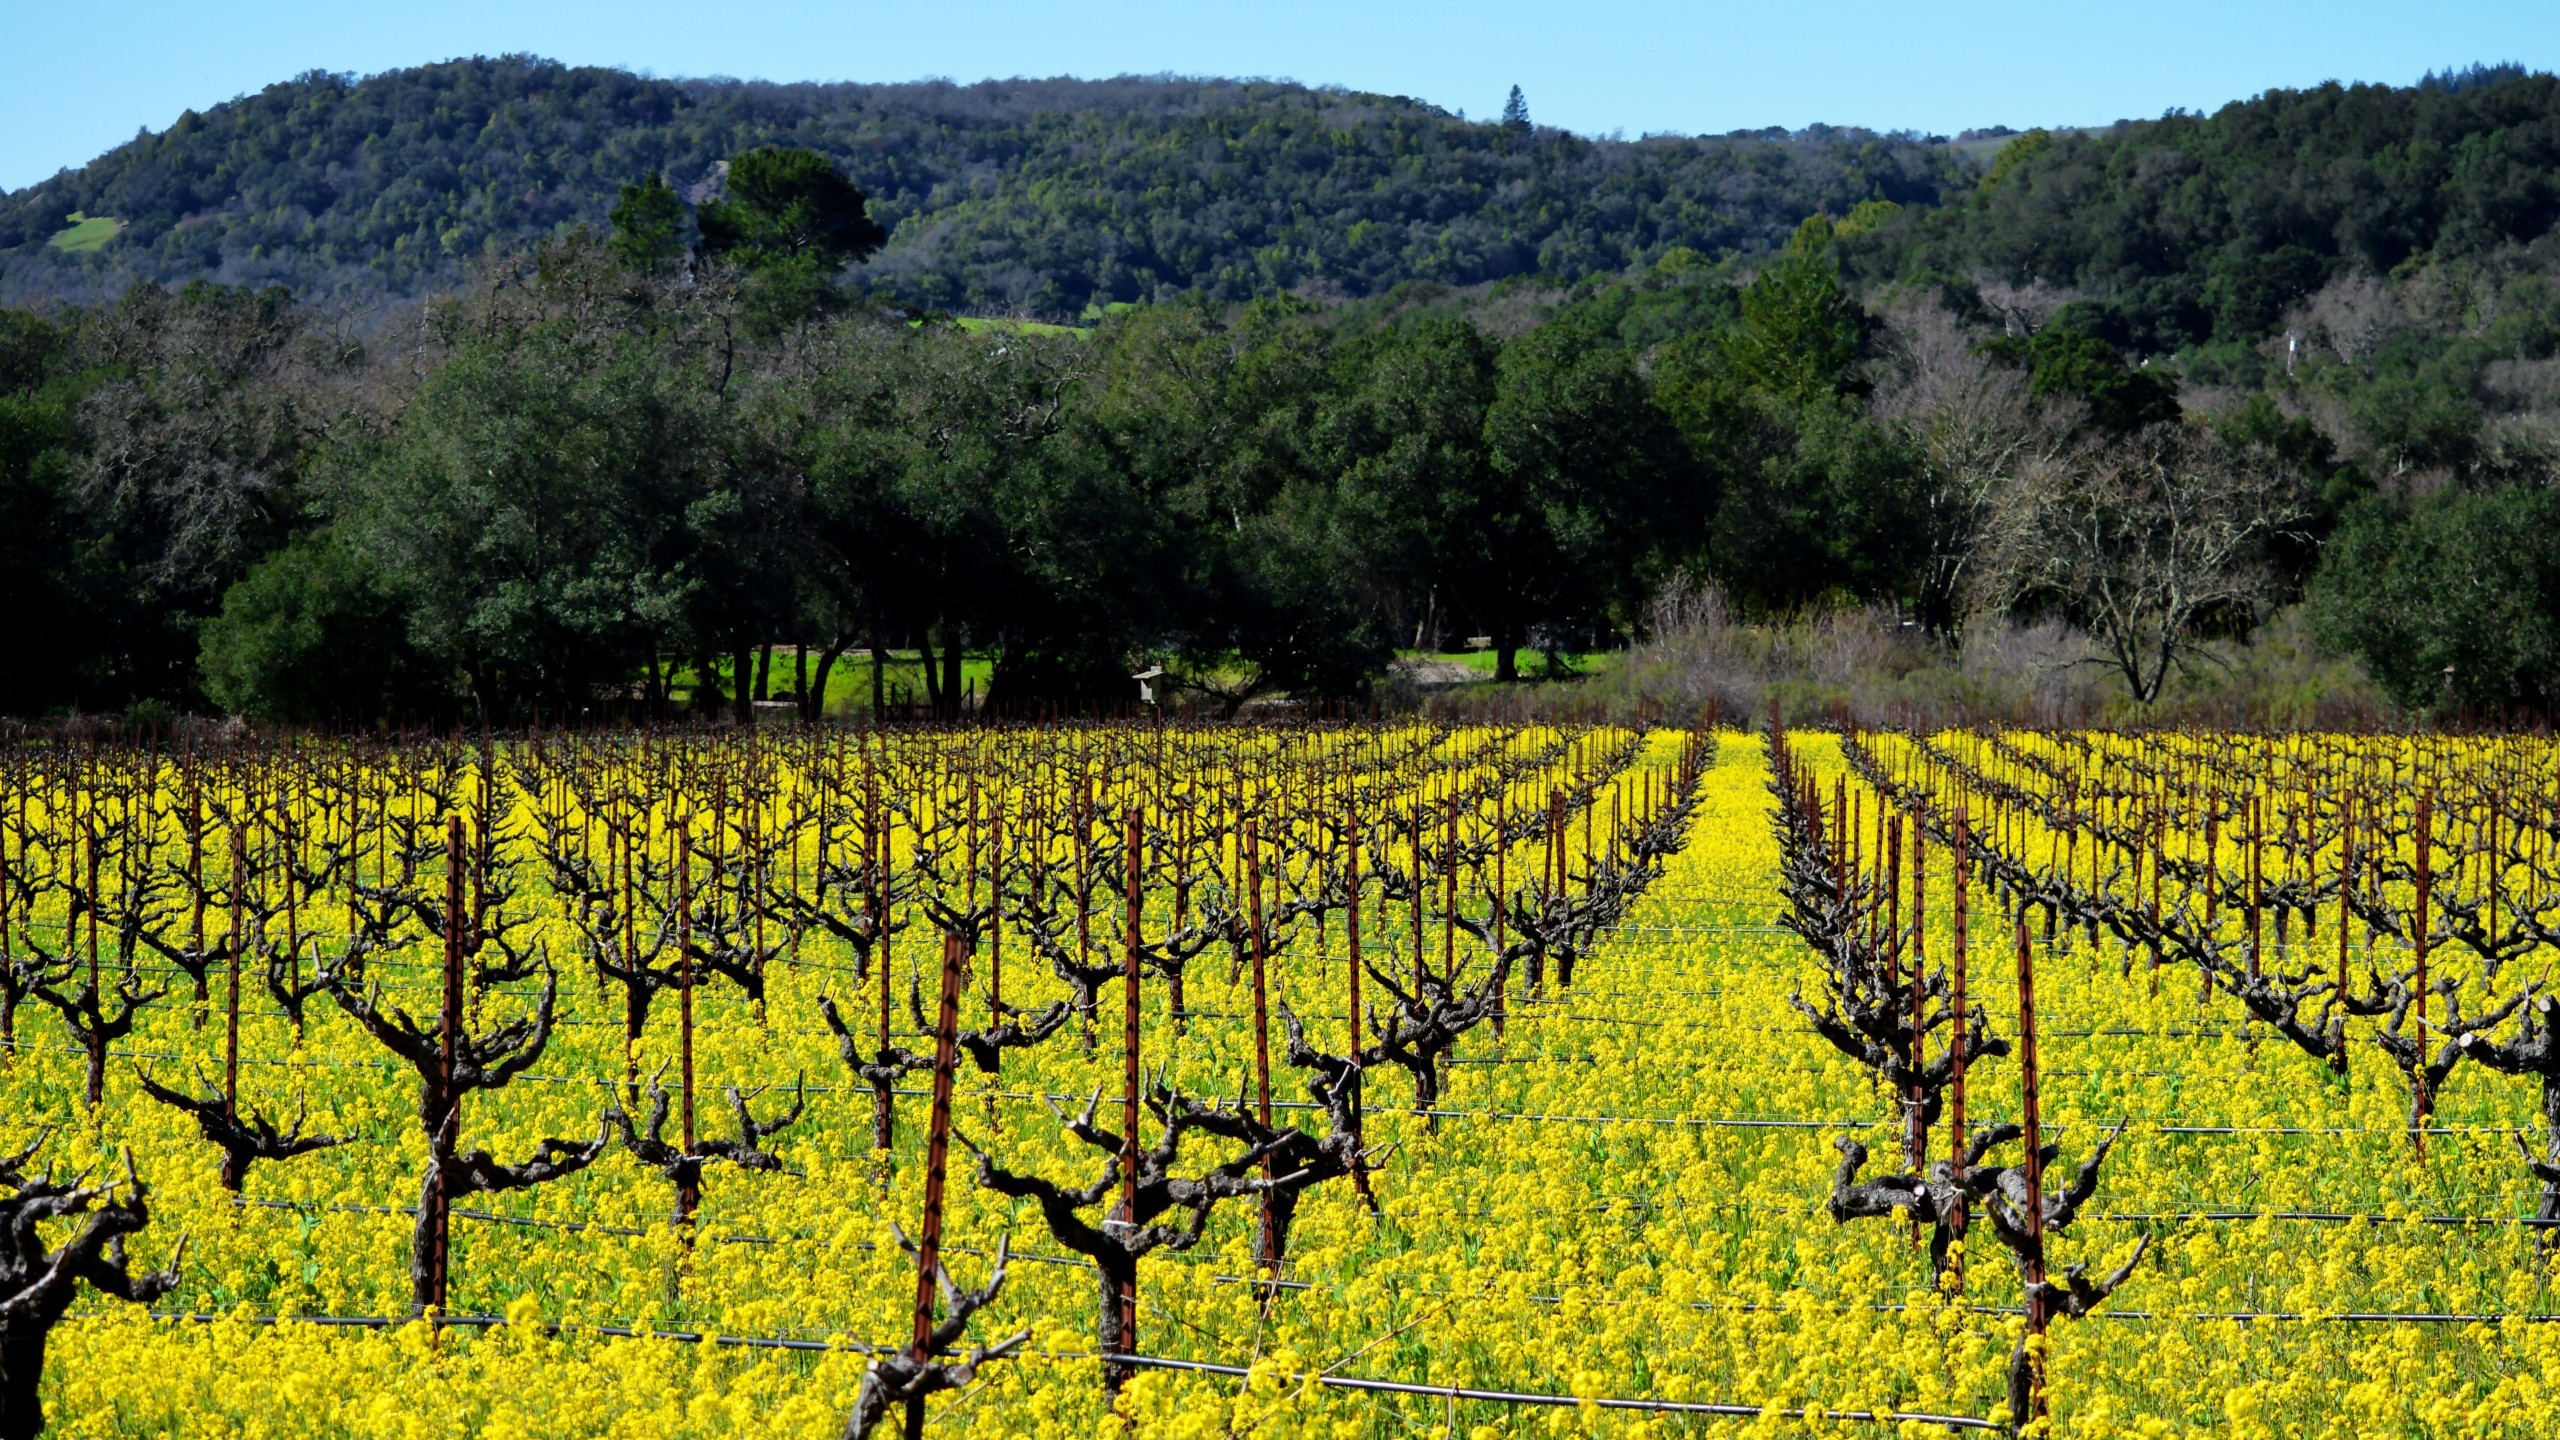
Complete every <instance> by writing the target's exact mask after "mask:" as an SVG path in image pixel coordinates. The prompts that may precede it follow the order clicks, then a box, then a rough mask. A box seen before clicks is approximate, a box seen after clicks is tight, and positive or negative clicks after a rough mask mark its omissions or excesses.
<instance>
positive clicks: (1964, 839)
mask: <svg viewBox="0 0 2560 1440" xmlns="http://www.w3.org/2000/svg"><path fill="white" fill-rule="evenodd" d="M1969 846H1970V837H1969V836H1967V834H1966V833H1965V812H1964V807H1963V806H1962V805H1958V806H1957V807H1956V843H1955V876H1954V886H1953V889H1954V894H1955V910H1954V912H1953V913H1952V914H1951V915H1950V916H1949V917H1948V918H1949V919H1950V921H1951V922H1952V928H1953V930H1954V934H1953V935H1952V936H1951V937H1950V939H1951V941H1952V947H1951V953H1950V956H1949V960H1950V964H1951V966H1952V968H1953V969H1954V971H1955V976H1954V983H1953V986H1952V991H1951V994H1950V995H1949V997H1948V1002H1947V1018H1948V1021H1949V1024H1948V1029H1947V1066H1948V1070H1949V1072H1950V1073H1949V1077H1948V1078H1949V1086H1948V1089H1949V1095H1948V1100H1947V1159H1948V1162H1949V1165H1950V1167H1951V1170H1950V1173H1951V1174H1952V1175H1953V1176H1954V1179H1955V1185H1956V1203H1955V1214H1954V1215H1953V1216H1951V1217H1950V1218H1949V1224H1948V1228H1949V1229H1951V1230H1953V1231H1954V1232H1955V1233H1956V1242H1957V1243H1956V1250H1955V1254H1954V1256H1953V1257H1952V1258H1951V1259H1949V1260H1948V1262H1947V1276H1948V1278H1949V1280H1950V1281H1952V1282H1953V1285H1954V1288H1955V1292H1956V1293H1957V1294H1962V1293H1964V1243H1963V1242H1964V1232H1965V1213H1964V1152H1965V1147H1966V1143H1967V1142H1966V1136H1965V1128H1964V1066H1965V1021H1966V1015H1965V993H1964V940H1965V935H1964V928H1965V906H1966V903H1967V901H1966V895H1965V892H1966V891H1967V890H1968V889H1970V888H1971V884H1972V877H1971V876H1970V875H1969V874H1968V873H1967V870H1968V866H1969V861H1970V859H1971V857H1970V856H1969V855H1968V854H1967V850H1968V849H1969Z"/></svg>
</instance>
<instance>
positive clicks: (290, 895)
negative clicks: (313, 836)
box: [284, 810, 304, 1050]
mask: <svg viewBox="0 0 2560 1440" xmlns="http://www.w3.org/2000/svg"><path fill="white" fill-rule="evenodd" d="M294 820H295V812H294V811H292V810H287V811H285V812H284V958H285V965H286V967H287V968H286V975H285V981H286V984H287V985H288V986H289V987H291V989H292V990H293V991H294V993H296V994H300V993H301V991H302V910H301V901H300V898H299V893H298V892H300V890H301V889H302V886H301V884H300V882H299V881H298V879H297V878H296V877H297V876H298V875H299V874H300V873H301V865H302V851H301V848H300V846H299V843H298V841H299V835H300V832H299V831H298V830H297V829H296V828H295V825H294ZM303 1038H304V1037H303V1030H302V1011H301V1010H300V1009H296V1010H295V1011H294V1012H293V1047H294V1048H295V1049H297V1050H299V1049H301V1048H302V1042H303Z"/></svg>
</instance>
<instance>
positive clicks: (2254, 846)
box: [2249, 795, 2267, 980]
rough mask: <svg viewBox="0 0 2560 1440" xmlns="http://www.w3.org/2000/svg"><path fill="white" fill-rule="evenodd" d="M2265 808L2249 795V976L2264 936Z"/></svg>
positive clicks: (2256, 967)
mask: <svg viewBox="0 0 2560 1440" xmlns="http://www.w3.org/2000/svg"><path fill="white" fill-rule="evenodd" d="M2266 839H2267V835H2266V812H2265V810H2264V808H2263V807H2262V806H2261V803H2260V801H2259V798H2258V797H2257V796H2255V795H2252V796H2250V797H2249V978H2250V979H2252V980H2255V979H2257V978H2258V971H2259V967H2260V960H2259V956H2260V955H2261V954H2263V953H2264V951H2263V946H2264V944H2265V940H2266V932H2265V928H2264V925H2263V923H2262V921H2261V919H2260V916H2261V913H2262V910H2263V905H2264V900H2265V896H2266V889H2265V886H2266V872H2265V869H2264V868H2263V861H2264V854H2265V850H2266Z"/></svg>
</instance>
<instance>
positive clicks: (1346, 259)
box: [0, 56, 1959, 322]
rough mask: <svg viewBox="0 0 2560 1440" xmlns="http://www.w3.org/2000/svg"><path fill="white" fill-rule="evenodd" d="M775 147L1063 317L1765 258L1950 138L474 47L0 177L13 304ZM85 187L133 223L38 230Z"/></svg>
mask: <svg viewBox="0 0 2560 1440" xmlns="http://www.w3.org/2000/svg"><path fill="white" fill-rule="evenodd" d="M761 147H794V148H802V149H807V150H811V151H814V152H816V153H818V154H820V155H823V156H825V157H827V158H828V159H829V160H832V161H834V162H835V163H836V164H838V165H839V166H841V167H842V168H843V170H844V172H845V174H846V176H847V178H848V179H849V181H850V183H851V184H852V186H853V187H854V188H856V189H858V190H860V191H862V192H863V193H864V194H865V195H866V196H867V197H869V205H868V207H867V210H868V213H869V214H870V216H871V217H872V219H874V220H875V221H877V222H878V223H879V224H880V225H881V226H882V228H883V229H885V230H888V231H889V232H891V234H892V238H891V239H890V241H889V242H888V243H887V244H886V246H885V247H884V249H883V250H882V251H881V253H880V255H879V257H878V258H877V259H876V260H875V261H874V263H873V265H872V266H871V267H870V269H869V270H868V271H866V273H865V275H864V277H863V282H862V283H863V284H864V285H866V286H868V287H869V288H871V289H874V290H878V291H883V292H885V293H887V294H889V295H891V296H893V297H895V298H898V299H901V300H904V301H908V302H912V303H915V304H919V305H924V306H928V307H933V308H939V309H948V310H955V311H984V312H994V313H1026V312H1027V313H1031V314H1035V315H1038V316H1040V317H1042V318H1046V319H1051V320H1057V321H1062V322H1064V321H1073V320H1075V319H1077V318H1078V317H1079V316H1081V315H1082V314H1083V313H1084V311H1085V310H1086V308H1087V307H1088V306H1107V305H1109V304H1113V303H1122V302H1133V301H1147V300H1156V299H1160V298H1164V297H1167V296H1170V295H1172V294H1176V293H1181V292H1198V293H1202V294H1205V295H1207V296H1209V297H1211V298H1213V299H1215V300H1218V301H1222V302H1238V301H1243V300H1247V299H1251V298H1253V297H1255V296H1257V295H1265V294H1270V293H1274V292H1278V291H1282V290H1287V289H1291V288H1293V287H1297V286H1299V285H1301V284H1304V283H1306V282H1309V281H1321V282H1323V283H1324V284H1326V285H1327V286H1329V287H1332V288H1336V289H1338V290H1339V291H1341V292H1344V293H1348V294H1352V295H1375V294H1381V293H1383V292H1385V291H1386V290H1388V289H1390V288H1392V287H1393V286H1394V285H1396V284H1398V283H1399V282H1402V281H1406V280H1415V279H1422V280H1435V281H1441V282H1445V283H1450V284H1458V285H1469V284H1476V283H1480V282H1484V281H1490V280H1496V279H1499V278H1501V277H1504V276H1508V275H1520V274H1530V273H1544V274H1549V275H1554V276H1557V277H1560V278H1562V279H1563V280H1566V281H1568V282H1569V281H1572V280H1578V279H1581V278H1583V277H1585V276H1591V275H1605V274H1613V273H1616V272H1618V271H1620V270H1622V269H1625V268H1626V267H1628V266H1629V265H1631V264H1635V263H1638V262H1640V261H1642V260H1645V259H1648V258H1650V257H1652V256H1655V255H1658V254H1660V253H1661V252H1662V251H1664V250H1665V249H1667V248H1669V247H1671V246H1673V245H1687V246H1689V247H1691V248H1693V249H1695V250H1697V251H1699V252H1701V253H1704V254H1709V255H1724V254H1730V253H1736V252H1759V251H1765V250H1769V249H1774V248H1776V247H1777V246H1778V245H1779V244H1781V243H1782V242H1783V241H1784V240H1785V239H1786V237H1787V234H1788V233H1789V231H1791V230H1792V229H1793V228H1794V226H1795V225H1796V222H1797V221H1798V220H1800V219H1802V218H1803V217H1804V216H1805V215H1806V214H1807V213H1810V212H1812V211H1815V210H1825V211H1829V212H1831V213H1834V214H1845V213H1848V211H1849V209H1850V207H1852V206H1854V205H1856V204H1858V203H1859V202H1860V201H1862V200H1866V199H1869V198H1873V197H1879V196H1880V197H1883V198H1887V199H1892V200H1895V201H1899V202H1901V203H1903V204H1906V205H1917V204H1927V203H1930V202H1933V201H1934V200H1936V199H1937V198H1938V197H1939V196H1940V195H1941V194H1942V193H1944V191H1945V190H1946V189H1947V188H1948V187H1949V186H1950V185H1951V184H1952V183H1953V182H1954V181H1955V179H1956V175H1957V168H1958V163H1959V162H1958V161H1957V160H1956V158H1955V157H1954V156H1953V155H1951V154H1950V153H1948V152H1946V151H1944V150H1943V149H1940V148H1937V147H1932V146H1929V145H1926V144H1922V143H1919V142H1916V141H1912V140H1907V139H1900V138H1893V137H1886V136H1879V135H1875V134H1872V133H1869V132H1866V131H1856V130H1831V129H1824V128H1821V127H1816V128H1815V129H1813V130H1811V131H1808V132H1806V133H1804V134H1802V135H1799V136H1795V137H1787V136H1784V135H1780V136H1777V137H1771V136H1768V135H1765V134H1750V135H1736V136H1731V137H1700V138H1695V139H1690V138H1681V137H1673V136H1656V137H1650V138H1647V139H1644V140H1638V141H1624V142H1622V141H1600V140H1585V139H1582V138H1579V137H1576V136H1572V135H1568V134H1563V133H1561V132H1555V131H1531V132H1528V133H1522V132H1521V131H1518V130H1515V129H1511V128H1507V127H1505V126H1503V125H1500V124H1471V123H1468V122H1466V121H1462V120H1460V119H1458V118H1456V117H1455V116H1452V115H1449V114H1447V113H1444V112H1442V111H1439V110H1436V109H1433V108H1432V107H1430V106H1427V105H1424V104H1421V103H1419V102H1416V101H1412V100H1405V99H1397V98H1393V97H1387V96H1379V95H1365V94H1348V93H1344V92H1341V91H1332V90H1313V89H1307V88H1304V87H1301V86H1296V85H1283V84H1269V83H1260V82H1255V83H1240V82H1228V81H1167V80H1143V79H1121V80H1108V81H1091V82H1087V81H1070V80H1053V81H1003V82H993V81H991V82H987V83H985V84H980V85H971V86H954V85H950V84H948V83H942V82H932V83H924V84H914V85H767V84H752V83H737V82H723V81H667V80H656V79H649V78H645V77H641V76H636V75H632V74H629V73H626V72H623V71H618V70H608V69H596V68H589V67H577V66H564V65H558V64H553V63H551V62H548V61H543V60H537V59H532V58H528V57H521V56H517V57H502V58H496V59H485V58H484V59H470V60H457V61H453V62H450V63H447V64H440V65H430V66H422V67H419V68H416V69H410V70H400V71H393V72H389V73H386V74H382V75H376V76H372V77H369V78H366V79H364V80H361V81H356V80H352V79H349V78H347V77H343V76H336V75H328V74H320V73H314V74H309V75H304V76H301V77H299V78H297V79H295V80H292V81H289V82H285V83H282V84H277V85H271V86H268V87H267V88H266V89H264V90H262V91H260V92H258V93H257V94H254V95H248V96H243V97H241V98H240V99H237V100H234V101H231V102H228V103H226V104H222V105H217V106H214V107H212V108H210V109H208V110H205V111H203V112H190V113H188V114H186V115H182V116H180V117H179V119H178V120H177V122H176V123H175V124H173V125H171V126H170V127H169V128H168V129H167V130H165V131H162V132H159V133H157V134H153V135H147V136H143V137H140V138H137V139H136V140H134V141H132V142H130V143H128V144H126V145H123V146H119V147H118V148H116V149H115V150H113V151H110V152H109V153H108V154H106V155H104V156H101V157H99V158H98V159H97V160H95V161H92V162H91V163H90V164H88V165H86V166H83V167H81V168H79V169H77V170H74V171H69V172H66V173H64V174H62V175H58V176H55V177H53V178H51V179H49V180H45V181H42V182H40V183H38V184H36V185H34V186H31V187H28V188H27V189H24V190H21V191H19V192H17V193H15V194H13V195H10V196H7V197H5V198H4V199H0V299H6V300H8V301H11V302H13V303H25V302H27V301H29V300H32V299H37V298H48V297H82V296H93V295H97V294H102V293H107V294H111V293H113V292H114V291H115V290H118V289H121V288H122V286H123V284H124V283H125V282H126V281H128V280H130V279H137V278H139V279H153V280H161V281H181V280H185V279H188V278H193V277H196V276H203V275H211V274H221V275H224V276H226V277H228V278H236V279H241V280H246V281H248V282H251V283H266V282H270V281H272V282H277V283H283V284H288V285H291V286H293V287H294V288H295V289H296V290H298V291H301V292H304V293H347V294H353V295H359V296H378V295H382V294H385V293H389V294H395V295H416V294H422V293H429V292H434V291H438V290H443V289H449V288H451V287H452V286H454V285H455V284H456V283H458V282H459V281H460V280H461V279H462V278H463V277H464V276H465V275H466V274H467V273H468V271H469V268H470V266H471V265H473V264H474V263H476V262H477V261H478V260H480V259H481V258H482V257H484V256H486V255H489V254H491V253H495V252H497V251H500V250H504V249H508V248H513V247H518V246H522V245H525V244H528V243H531V242H533V241H535V240H538V239H539V238H541V237H544V236H548V235H552V234H556V233H559V232H560V231H562V230H563V229H565V228H567V227H569V226H573V225H578V224H585V225H590V226H595V227H598V228H602V227H603V226H604V225H605V224H606V222H607V218H608V212H609V211H610V210H611V209H612V208H613V207H614V205H615V204H616V202H617V200H618V199H619V197H620V193H621V187H622V186H623V185H625V184H628V183H632V182H634V181H635V180H638V179H640V178H641V177H644V176H650V175H663V176H665V177H667V179H668V180H669V182H670V183H671V184H673V185H674V186H675V187H676V188H677V190H678V191H679V192H688V191H690V190H692V188H693V187H695V186H697V185H701V184H703V183H705V182H707V181H710V180H712V179H713V178H714V176H715V173H716V170H717V167H718V166H719V165H720V163H721V162H722V161H724V160H728V159H730V158H731V157H734V156H740V155H743V154H744V153H745V152H749V151H752V150H756V149H758V148H761ZM731 193H732V194H733V195H735V194H737V193H738V191H737V189H736V186H735V177H734V176H733V178H732V188H731ZM73 210H80V211H84V212H85V213H87V214H91V215H117V216H122V217H124V218H125V219H126V221H127V222H128V225H129V228H128V229H127V230H126V232H125V233H124V234H123V236H122V237H121V238H120V239H118V240H117V241H116V243H115V244H114V245H113V246H111V247H109V248H108V249H107V250H106V251H104V252H101V253H99V254H95V255H80V256H72V255H64V254H62V253H60V252H47V251H46V250H45V248H44V246H45V242H46V241H48V240H49V239H50V238H51V237H52V236H53V235H54V234H55V233H56V232H57V231H59V230H60V229H61V227H62V217H63V215H64V214H65V213H67V212H69V211H73Z"/></svg>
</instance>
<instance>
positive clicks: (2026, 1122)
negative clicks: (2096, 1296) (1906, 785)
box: [2018, 909, 2051, 1420]
mask: <svg viewBox="0 0 2560 1440" xmlns="http://www.w3.org/2000/svg"><path fill="white" fill-rule="evenodd" d="M2018 1102H2019V1108H2020V1110H2021V1111H2022V1114H2021V1116H2020V1125H2021V1127H2022V1128H2023V1129H2024V1130H2025V1131H2026V1134H2025V1135H2024V1136H2023V1137H2021V1138H2022V1139H2023V1140H2024V1141H2025V1143H2026V1147H2027V1158H2026V1164H2025V1168H2026V1172H2027V1194H2026V1224H2025V1229H2026V1245H2025V1247H2024V1248H2023V1249H2022V1250H2021V1251H2020V1252H2019V1269H2020V1270H2021V1271H2022V1272H2023V1275H2024V1278H2025V1280H2026V1291H2027V1342H2026V1343H2027V1394H2028V1397H2029V1399H2028V1414H2029V1415H2030V1416H2031V1417H2032V1418H2033V1419H2036V1420H2043V1419H2045V1418H2047V1417H2048V1415H2049V1414H2050V1413H2051V1410H2050V1407H2049V1406H2048V1405H2047V1403H2046V1400H2045V1356H2044V1333H2045V1322H2046V1319H2047V1317H2046V1315H2045V1308H2044V1124H2043V1116H2042V1113H2041V1112H2042V1103H2041V1102H2042V1097H2041V1096H2040V1094H2039V1093H2038V1090H2037V1085H2036V963H2035V948H2034V946H2033V945H2031V944H2030V943H2029V942H2028V939H2027V914H2026V911H2025V910H2023V909H2022V910H2020V911H2019V912H2018Z"/></svg>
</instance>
